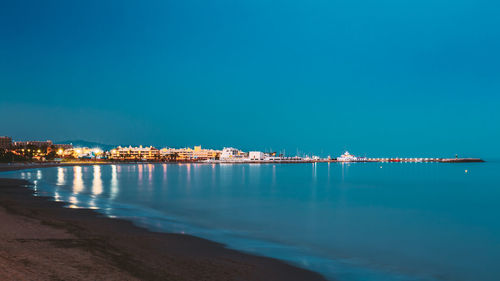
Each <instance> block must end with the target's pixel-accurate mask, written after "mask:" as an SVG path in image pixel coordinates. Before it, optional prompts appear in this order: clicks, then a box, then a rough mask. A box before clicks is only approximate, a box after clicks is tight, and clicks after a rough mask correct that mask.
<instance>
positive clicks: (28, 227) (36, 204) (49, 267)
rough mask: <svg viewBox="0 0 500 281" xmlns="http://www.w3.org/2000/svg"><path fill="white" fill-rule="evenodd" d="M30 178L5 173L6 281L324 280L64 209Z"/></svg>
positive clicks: (0, 247)
mask: <svg viewBox="0 0 500 281" xmlns="http://www.w3.org/2000/svg"><path fill="white" fill-rule="evenodd" d="M33 168H34V167H33ZM0 170H1V169H0ZM0 176H1V174H0ZM28 184H30V183H29V182H27V181H25V180H17V179H0V221H1V222H2V223H1V224H0V280H196V281H199V280H218V281H219V280H220V281H222V280H291V281H293V280H311V281H314V280H325V279H324V278H323V277H322V276H321V275H319V274H317V273H314V272H311V271H308V270H304V269H301V268H298V267H294V266H292V265H288V264H286V263H284V262H282V261H279V260H276V259H271V258H265V257H259V256H254V255H250V254H245V253H241V252H238V251H234V250H230V249H227V248H225V247H224V245H221V244H218V243H215V242H211V241H208V240H205V239H201V238H197V237H194V236H190V235H182V234H169V233H155V232H150V231H148V230H146V229H144V228H140V227H136V226H134V225H133V224H132V223H131V222H128V221H125V220H121V219H111V218H106V217H104V216H102V215H100V214H99V213H97V212H95V211H93V210H88V209H70V208H64V207H63V206H64V204H63V203H59V202H53V201H50V199H49V198H46V197H35V196H33V191H32V190H31V189H29V188H27V187H26V185H28Z"/></svg>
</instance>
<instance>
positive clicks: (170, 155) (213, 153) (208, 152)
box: [160, 145, 221, 161]
mask: <svg viewBox="0 0 500 281" xmlns="http://www.w3.org/2000/svg"><path fill="white" fill-rule="evenodd" d="M220 154H221V151H220V150H214V149H204V148H201V145H199V146H195V147H194V149H192V148H190V147H188V148H162V149H161V150H160V155H161V158H162V159H171V160H181V161H189V160H208V159H217V158H218V157H219V155H220Z"/></svg>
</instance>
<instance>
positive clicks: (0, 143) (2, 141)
mask: <svg viewBox="0 0 500 281" xmlns="http://www.w3.org/2000/svg"><path fill="white" fill-rule="evenodd" d="M11 145H12V138H10V137H0V148H10V147H11Z"/></svg>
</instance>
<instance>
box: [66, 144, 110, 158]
mask: <svg viewBox="0 0 500 281" xmlns="http://www.w3.org/2000/svg"><path fill="white" fill-rule="evenodd" d="M56 153H57V155H59V156H60V157H63V158H78V159H97V158H102V156H103V155H104V152H103V151H102V150H101V149H99V148H88V147H75V148H69V149H62V148H59V149H57V150H56Z"/></svg>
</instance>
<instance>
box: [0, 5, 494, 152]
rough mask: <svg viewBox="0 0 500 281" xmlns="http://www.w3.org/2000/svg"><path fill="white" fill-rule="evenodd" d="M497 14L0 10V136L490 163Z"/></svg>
mask: <svg viewBox="0 0 500 281" xmlns="http://www.w3.org/2000/svg"><path fill="white" fill-rule="evenodd" d="M499 14H500V4H498V3H496V2H495V1H484V0H474V1H472V0H469V1H460V0H454V1H451V0H447V1H443V0H418V1H417V0H415V1H401V0H382V1H367V0H343V1H332V0H330V1H327V0H322V1H297V0H279V1H272V0H251V1H250V0H249V1H238V0H227V1H209V0H207V1H202V0H199V1H194V0H182V1H168V0H165V1H163V0H162V1H160V0H158V1H129V0H115V1H102V0H94V1H89V0H85V1H66V0H61V1H51V0H47V1H36V0H33V1H22V0H21V1H2V3H1V4H0V135H9V136H12V137H14V138H15V139H17V140H27V139H52V140H54V141H61V140H68V139H85V140H89V141H97V142H102V143H108V144H128V143H131V144H152V145H157V146H163V145H168V146H175V147H183V146H192V145H196V144H201V145H203V146H207V147H214V148H222V147H223V146H235V147H238V148H241V149H243V150H253V149H258V150H270V149H272V150H280V149H286V151H287V152H291V153H296V152H297V150H300V151H301V152H306V153H311V152H312V153H317V154H321V155H328V154H331V155H337V154H340V153H341V152H342V150H344V149H349V150H350V151H351V152H353V153H354V154H359V155H367V156H374V157H376V156H417V155H420V156H422V155H423V156H427V155H429V156H454V154H455V153H458V154H459V155H461V156H478V157H485V158H488V157H491V156H494V157H499V156H500V148H499V143H500V113H499V110H500V51H499V50H500V17H499V16H498V15H499Z"/></svg>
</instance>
